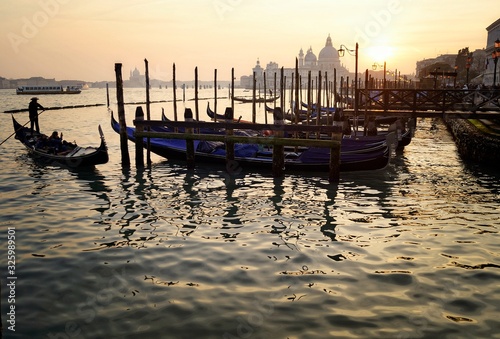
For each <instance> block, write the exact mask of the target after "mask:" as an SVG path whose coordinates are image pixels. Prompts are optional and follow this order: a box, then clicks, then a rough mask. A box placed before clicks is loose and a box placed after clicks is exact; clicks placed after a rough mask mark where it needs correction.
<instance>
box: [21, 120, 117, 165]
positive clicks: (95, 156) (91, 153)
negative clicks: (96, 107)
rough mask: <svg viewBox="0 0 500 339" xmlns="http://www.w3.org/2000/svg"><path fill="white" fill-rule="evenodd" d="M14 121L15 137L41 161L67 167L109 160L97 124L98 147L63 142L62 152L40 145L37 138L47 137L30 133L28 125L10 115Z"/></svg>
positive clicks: (103, 162)
mask: <svg viewBox="0 0 500 339" xmlns="http://www.w3.org/2000/svg"><path fill="white" fill-rule="evenodd" d="M12 122H13V123H14V132H15V138H16V139H18V140H19V141H20V142H21V143H22V144H23V145H24V146H25V147H26V148H27V149H28V152H29V153H30V154H31V155H32V156H33V157H34V158H35V159H38V160H41V161H46V162H50V163H57V164H60V165H66V166H68V167H72V168H75V167H88V166H94V165H99V164H105V163H107V162H108V160H109V156H108V148H107V146H106V141H105V140H104V134H103V132H102V129H101V126H99V128H98V130H99V135H100V136H101V144H100V145H99V147H90V146H89V147H80V146H77V145H76V144H72V143H66V144H64V152H57V151H56V150H55V149H54V148H52V147H43V148H42V147H41V146H40V143H39V140H41V139H42V138H47V136H46V135H45V134H41V133H37V132H34V133H33V135H31V130H30V128H28V127H25V126H22V125H21V124H20V123H18V122H17V121H16V119H15V118H14V116H12Z"/></svg>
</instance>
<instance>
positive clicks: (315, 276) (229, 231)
mask: <svg viewBox="0 0 500 339" xmlns="http://www.w3.org/2000/svg"><path fill="white" fill-rule="evenodd" d="M226 91H227V90H222V91H221V93H220V95H221V96H225V95H226V96H227V92H226ZM170 92H171V90H170V89H162V90H160V89H153V90H152V93H151V100H156V101H161V100H166V101H167V102H160V103H156V104H153V105H152V107H151V116H152V118H154V119H159V118H160V115H161V110H162V108H163V109H164V110H165V113H166V114H167V116H169V117H173V111H172V102H171V101H170V100H171V98H172V94H171V93H170ZM237 94H240V95H244V94H245V92H243V91H241V90H240V91H239V93H237ZM124 96H125V101H126V102H139V101H144V100H145V93H144V90H141V89H125V94H124ZM199 96H200V97H201V98H203V99H202V100H201V101H200V104H199V107H200V118H201V119H205V120H208V117H206V115H205V108H206V102H207V101H208V99H206V98H213V89H206V90H201V91H200V95H199ZM110 97H111V102H112V104H111V106H112V108H113V109H114V110H115V112H116V108H115V104H114V102H115V101H116V100H115V98H116V95H115V92H114V89H112V90H110ZM178 97H181V98H182V93H178ZM193 97H194V95H193V92H192V90H191V91H189V90H188V91H187V93H186V102H179V104H178V106H179V116H182V112H183V110H184V107H190V108H192V109H193V110H194V109H195V103H194V101H192V100H190V99H192V98H193ZM0 99H1V100H0V112H3V111H5V110H10V109H19V108H24V107H27V105H28V103H29V97H24V96H16V95H15V91H14V90H0ZM209 100H211V107H213V99H209ZM39 102H40V103H41V104H42V105H44V106H47V107H56V106H58V107H61V106H70V105H82V104H83V105H92V104H105V103H106V90H105V89H89V90H85V91H83V92H82V94H80V95H76V96H75V95H66V96H64V95H59V96H40V100H39ZM227 105H228V101H227V98H226V99H219V101H218V107H219V109H218V111H223V108H224V107H225V106H227ZM136 106H137V105H126V114H127V121H128V122H129V123H130V122H131V120H132V119H133V113H134V111H135V107H136ZM143 108H145V106H144V105H143ZM115 114H116V113H115ZM258 114H259V115H258V120H260V121H263V114H265V113H263V108H262V107H259V111H258ZM240 115H242V117H243V118H244V119H251V105H248V104H245V105H243V104H238V105H236V107H235V116H240ZM14 116H15V118H16V119H17V120H18V121H19V122H20V123H25V122H27V121H28V114H27V112H21V113H16V114H14ZM99 124H100V125H101V126H102V128H103V130H104V134H105V137H106V141H107V144H108V148H109V152H110V161H109V163H107V164H105V165H99V166H96V167H95V168H94V169H87V170H82V171H75V170H71V169H68V168H64V167H60V166H55V165H51V164H41V163H39V162H35V161H34V160H33V159H32V158H30V157H29V156H28V155H27V152H26V150H25V149H24V148H23V146H22V145H21V144H20V143H19V142H18V141H17V140H15V139H14V138H10V139H9V140H7V141H6V142H5V143H4V144H3V145H1V146H0V158H1V166H0V191H1V194H0V232H1V233H2V235H1V236H0V253H1V257H2V260H1V263H2V266H1V267H0V272H1V275H0V277H1V286H0V288H1V319H2V325H3V336H4V337H6V338H437V337H439V338H500V335H499V333H500V331H499V329H500V320H499V319H500V287H499V286H500V284H499V278H500V258H499V253H500V247H499V236H498V232H499V225H500V209H499V202H500V170H499V169H498V168H497V169H494V168H485V167H479V166H476V165H471V164H465V163H464V162H463V161H462V160H461V159H460V157H459V155H458V154H457V150H456V147H455V144H454V142H453V139H452V136H451V135H450V134H449V132H448V131H447V129H446V126H445V125H444V124H443V123H442V122H441V121H440V120H431V119H422V120H419V121H418V122H417V129H416V132H415V137H414V138H413V140H412V142H411V144H410V145H408V146H407V147H406V148H405V150H404V151H403V152H399V153H398V154H397V155H396V157H395V158H393V159H392V160H391V163H390V165H389V166H388V167H387V168H385V169H384V170H379V171H373V172H355V173H341V177H340V183H338V184H330V183H328V180H327V178H328V175H327V173H286V174H285V176H284V177H282V178H273V177H272V176H271V174H270V173H266V172H259V171H256V170H255V169H247V168H242V167H239V168H238V169H237V170H231V171H227V170H226V169H225V168H224V167H212V166H210V165H201V164H199V165H197V167H196V168H195V169H194V170H187V169H186V168H185V164H183V163H182V162H169V161H167V160H166V159H163V158H160V157H157V156H155V155H153V157H152V160H153V164H152V166H151V168H147V169H145V170H136V169H135V167H134V166H133V165H132V166H131V168H125V169H124V168H122V166H121V162H120V150H119V136H118V135H117V134H116V133H114V132H113V131H112V129H111V127H110V113H109V112H108V111H107V108H106V107H105V106H91V107H83V108H73V109H61V110H48V111H45V112H43V113H42V114H41V115H40V125H41V126H40V127H41V129H42V131H44V132H46V133H50V132H52V130H57V131H59V132H62V133H63V134H64V138H65V139H67V140H70V141H73V140H76V141H77V143H78V144H79V145H82V146H83V145H93V146H97V145H98V144H99V134H98V130H97V126H98V125H99ZM12 132H13V128H12V118H11V114H5V113H0V139H1V141H3V140H5V139H6V138H7V137H8V136H9V135H11V133H12ZM129 147H130V152H131V159H132V160H133V159H134V158H133V156H134V155H133V149H134V148H133V145H129ZM9 235H14V236H15V239H14V240H13V241H11V243H8V236H9ZM11 240H12V239H11ZM13 245H14V246H15V265H13V263H12V262H10V263H8V260H7V257H8V254H9V253H8V249H9V246H11V247H10V249H13V247H12V246H13ZM10 254H13V253H10ZM9 261H11V260H10V259H9ZM9 266H14V268H12V267H9ZM12 270H14V271H12ZM12 277H15V278H16V279H15V283H14V284H12V281H13V279H12ZM9 284H10V285H9ZM9 302H10V303H9ZM14 302H15V303H14ZM12 306H14V308H12ZM12 310H14V314H12ZM9 313H10V314H9ZM13 321H15V322H13ZM13 329H15V331H12V330H13Z"/></svg>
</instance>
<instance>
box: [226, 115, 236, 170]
mask: <svg viewBox="0 0 500 339" xmlns="http://www.w3.org/2000/svg"><path fill="white" fill-rule="evenodd" d="M224 119H226V121H233V119H234V111H233V108H232V107H226V111H225V112H224ZM232 135H233V129H231V128H227V129H226V136H228V138H227V139H226V166H227V168H232V167H233V166H230V164H231V162H232V161H233V160H234V142H233V141H230V140H229V139H231V136H232Z"/></svg>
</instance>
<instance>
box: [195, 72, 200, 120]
mask: <svg viewBox="0 0 500 339" xmlns="http://www.w3.org/2000/svg"><path fill="white" fill-rule="evenodd" d="M194 113H195V115H196V121H200V112H199V111H198V66H197V67H195V69H194Z"/></svg>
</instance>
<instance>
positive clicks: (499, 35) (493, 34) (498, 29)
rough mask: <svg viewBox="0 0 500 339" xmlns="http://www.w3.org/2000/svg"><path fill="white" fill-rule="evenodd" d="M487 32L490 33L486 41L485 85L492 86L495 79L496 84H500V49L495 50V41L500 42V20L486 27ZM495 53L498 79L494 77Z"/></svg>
mask: <svg viewBox="0 0 500 339" xmlns="http://www.w3.org/2000/svg"><path fill="white" fill-rule="evenodd" d="M486 31H487V32H488V37H487V40H486V49H485V52H486V66H485V68H486V69H485V71H484V77H483V85H485V86H492V85H494V84H493V79H494V78H495V80H496V84H495V85H499V83H500V74H499V73H500V62H499V59H500V48H495V41H499V40H500V19H498V20H497V21H495V22H493V23H492V24H491V25H489V26H488V27H486ZM493 53H495V54H496V58H497V65H496V77H494V72H495V58H493Z"/></svg>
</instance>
